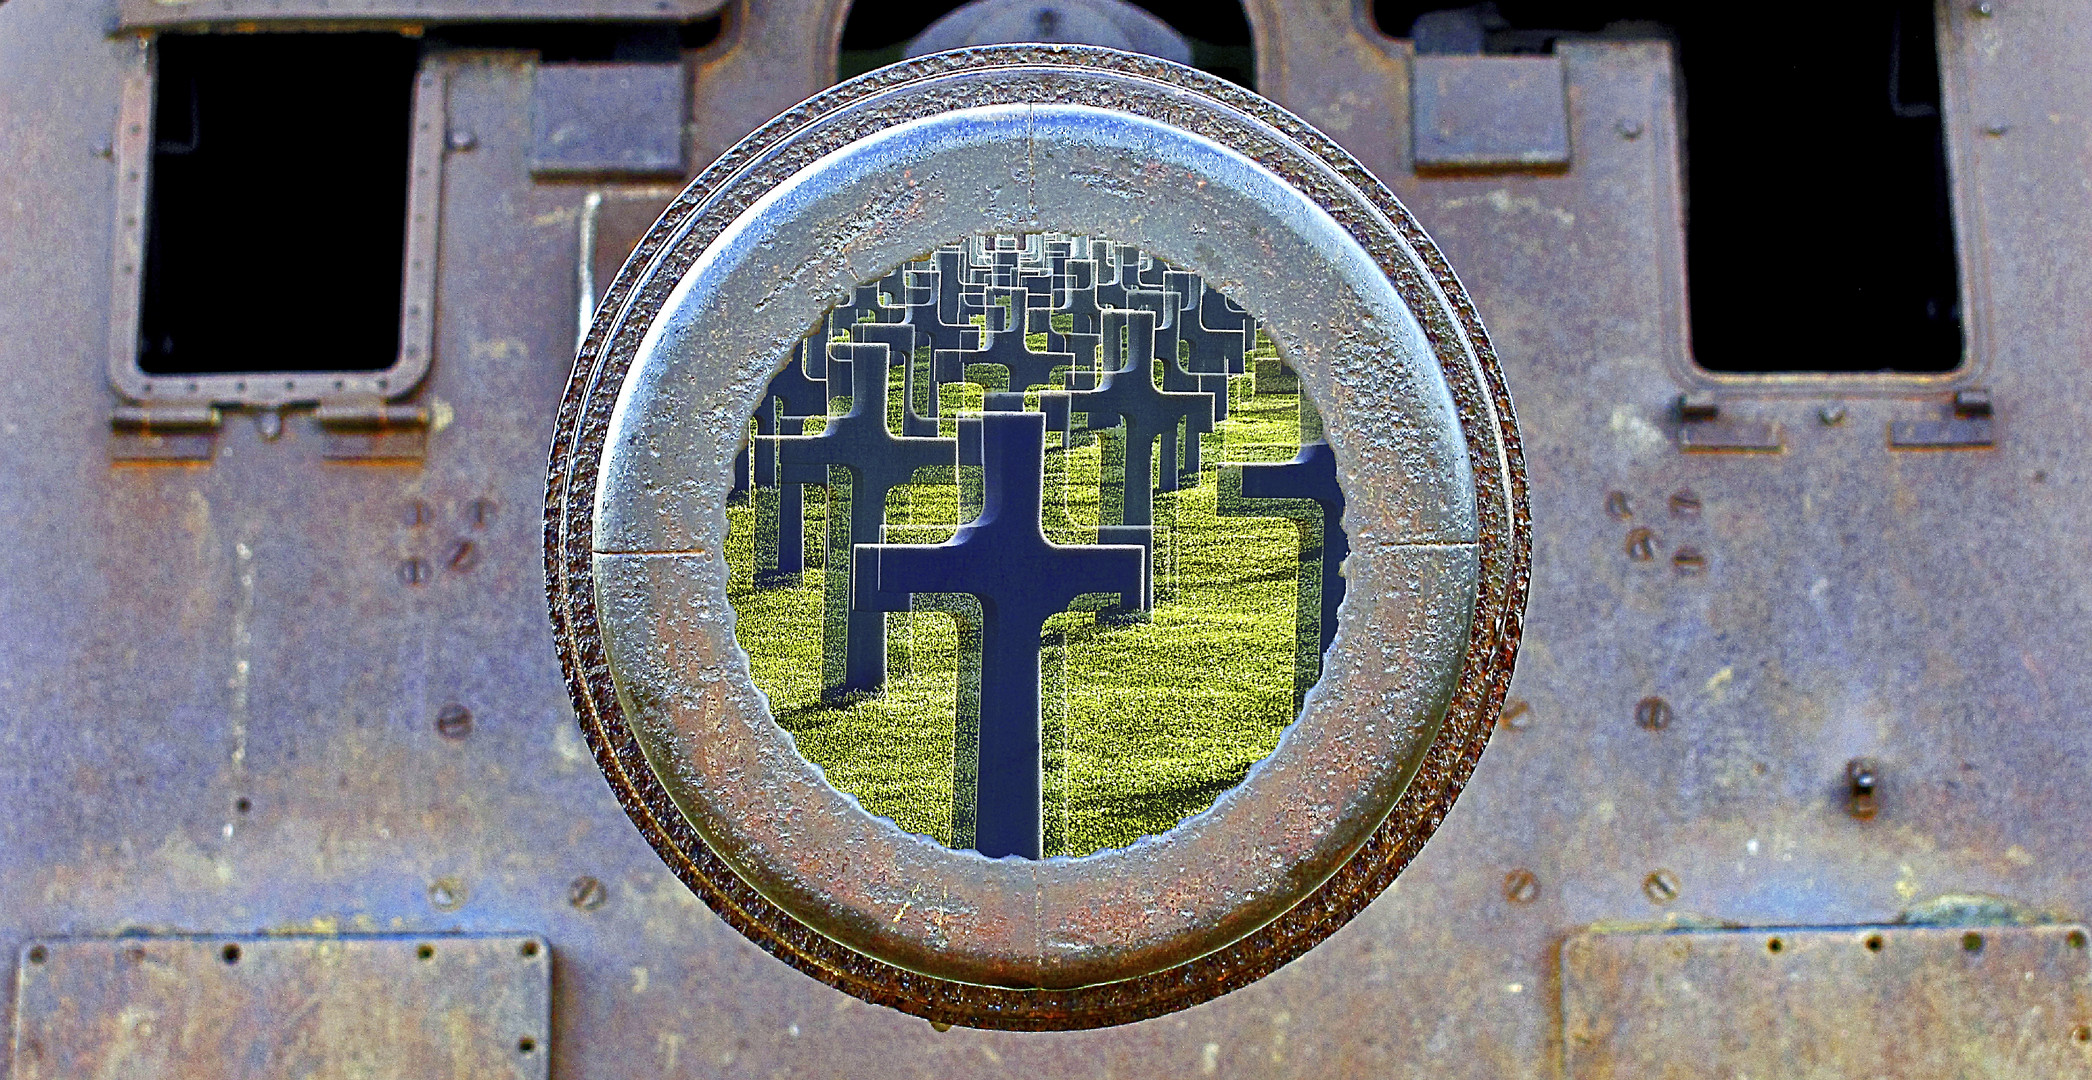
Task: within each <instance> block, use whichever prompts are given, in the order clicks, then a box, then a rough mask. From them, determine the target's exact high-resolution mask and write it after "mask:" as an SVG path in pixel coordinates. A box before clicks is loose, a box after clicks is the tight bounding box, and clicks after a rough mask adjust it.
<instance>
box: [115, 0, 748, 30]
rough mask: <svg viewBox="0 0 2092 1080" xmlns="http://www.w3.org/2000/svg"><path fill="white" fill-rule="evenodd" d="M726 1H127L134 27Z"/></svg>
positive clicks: (638, 12) (125, 15) (410, 20)
mask: <svg viewBox="0 0 2092 1080" xmlns="http://www.w3.org/2000/svg"><path fill="white" fill-rule="evenodd" d="M725 6H726V0H585V2H578V3H577V2H574V0H434V2H429V0H175V2H172V3H170V2H168V0H123V7H122V10H121V13H120V15H119V18H120V20H121V23H122V25H123V26H125V27H127V28H129V27H139V28H144V27H156V28H157V27H175V26H198V25H212V24H216V23H274V24H284V23H329V24H334V23H366V24H376V25H381V26H390V25H419V24H422V23H431V22H485V21H493V20H524V19H528V20H547V19H619V20H629V21H635V22H639V21H644V22H681V21H685V20H689V19H701V18H704V17H705V16H707V15H710V14H712V13H714V12H716V11H718V10H719V9H720V8H722V7H725Z"/></svg>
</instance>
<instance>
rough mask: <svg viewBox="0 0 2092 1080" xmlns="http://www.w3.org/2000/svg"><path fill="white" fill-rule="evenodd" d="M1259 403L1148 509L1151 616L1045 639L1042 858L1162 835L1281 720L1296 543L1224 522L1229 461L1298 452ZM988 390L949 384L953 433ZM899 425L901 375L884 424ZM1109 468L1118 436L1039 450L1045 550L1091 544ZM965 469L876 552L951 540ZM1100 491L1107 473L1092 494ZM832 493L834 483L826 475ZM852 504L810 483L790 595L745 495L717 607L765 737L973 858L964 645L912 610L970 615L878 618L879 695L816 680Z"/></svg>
mask: <svg viewBox="0 0 2092 1080" xmlns="http://www.w3.org/2000/svg"><path fill="white" fill-rule="evenodd" d="M1039 346H1040V347H1043V342H1040V343H1039ZM1267 351H1268V350H1267ZM997 370H999V369H997ZM1253 389H1254V378H1253V377H1238V378H1236V379H1234V380H1232V381H1231V394H1230V399H1231V412H1230V417H1229V419H1228V420H1227V421H1225V422H1223V423H1222V424H1220V425H1218V427H1219V430H1218V431H1215V432H1214V433H1212V434H1209V435H1207V436H1205V440H1204V454H1205V462H1204V464H1205V466H1206V467H1205V469H1204V470H1203V471H1202V472H1201V473H1199V474H1198V475H1197V477H1196V479H1195V480H1194V479H1193V478H1191V477H1186V478H1185V482H1184V486H1183V489H1182V490H1180V491H1178V492H1175V493H1158V494H1157V495H1156V498H1155V521H1156V525H1157V540H1156V568H1155V569H1156V608H1155V611H1154V612H1153V614H1152V615H1151V616H1150V617H1148V618H1146V619H1144V620H1107V621H1105V622H1100V621H1099V618H1098V616H1097V615H1096V613H1094V612H1090V611H1070V612H1066V613H1064V614H1062V615H1059V616H1056V617H1055V618H1054V619H1053V620H1051V621H1050V622H1049V623H1048V624H1047V626H1046V629H1045V633H1044V635H1043V638H1042V641H1043V643H1044V645H1045V649H1044V653H1043V655H1042V660H1041V667H1042V671H1043V673H1044V685H1043V686H1042V699H1043V701H1044V713H1045V716H1044V720H1045V745H1046V761H1045V768H1046V807H1045V811H1046V817H1045V820H1046V852H1047V854H1049V855H1082V854H1087V853H1090V852H1093V851H1097V850H1100V849H1103V848H1108V847H1119V846H1123V845H1125V844H1128V843H1130V842H1132V841H1133V840H1136V839H1138V838H1139V837H1141V836H1144V835H1149V834H1153V833H1159V832H1163V831H1166V830H1167V829H1169V828H1170V827H1171V826H1173V825H1175V824H1176V823H1177V822H1178V821H1180V820H1182V819H1183V818H1184V817H1186V816H1188V815H1190V814H1194V813H1197V812H1198V811H1200V810H1203V809H1205V808H1206V807H1208V806H1210V805H1212V803H1213V800H1214V799H1215V798H1217V797H1218V796H1219V795H1220V793H1221V792H1223V791H1225V790H1227V789H1228V788H1229V787H1232V786H1234V785H1235V784H1237V783H1239V782H1240V781H1241V780H1242V778H1243V776H1244V775H1245V774H1246V773H1247V772H1248V770H1249V768H1250V766H1251V765H1253V764H1255V763H1256V762H1257V761H1258V760H1259V759H1261V758H1263V757H1265V756H1266V755H1268V754H1269V753H1270V752H1271V750H1272V749H1273V747H1274V746H1276V745H1277V742H1278V737H1279V734H1280V732H1282V731H1283V730H1284V729H1285V727H1286V725H1287V724H1289V723H1290V722H1291V721H1292V719H1293V715H1294V708H1295V705H1294V702H1295V691H1296V687H1295V669H1296V638H1297V613H1298V610H1299V607H1300V603H1299V601H1300V595H1299V593H1300V586H1299V584H1298V569H1299V566H1300V559H1301V546H1302V543H1303V540H1302V533H1301V531H1300V530H1299V529H1298V528H1297V527H1296V525H1295V524H1294V522H1292V521H1289V520H1285V519H1283V518H1273V517H1235V516H1222V515H1219V514H1217V513H1216V509H1217V507H1216V502H1217V499H1218V497H1219V490H1220V484H1219V482H1218V481H1219V475H1218V471H1219V470H1218V466H1219V465H1220V464H1221V463H1223V462H1244V461H1284V460H1287V459H1289V458H1291V457H1292V456H1293V454H1294V453H1295V452H1296V450H1297V449H1298V447H1299V420H1298V412H1297V399H1296V398H1295V397H1294V396H1293V395H1292V394H1264V395H1257V394H1254V393H1253V392H1252V391H1253ZM980 393H981V390H980V388H979V387H976V386H966V385H955V386H947V387H944V388H943V393H942V395H941V396H940V401H941V402H942V403H943V405H944V407H945V408H946V410H947V412H946V417H947V420H946V425H945V426H946V428H947V430H949V428H950V423H951V421H950V418H951V417H952V416H953V415H954V414H955V413H956V412H958V411H959V410H961V409H978V408H979V407H980V406H979V402H980V396H979V395H980ZM926 400H927V399H926V398H923V399H919V404H921V403H923V402H926ZM835 407H836V408H837V409H840V408H842V407H843V404H842V403H840V402H839V403H838V404H837V405H836V406H835ZM899 415H900V382H899V378H898V372H896V377H895V379H894V382H893V394H892V401H891V407H890V409H889V419H890V420H891V422H892V424H893V426H894V428H895V430H898V425H899ZM1079 420H1080V416H1079V415H1078V421H1079ZM1078 427H1079V423H1078ZM808 430H809V431H814V430H818V424H810V425H809V426H808ZM1122 461H1123V447H1122V446H1121V445H1120V443H1119V439H1118V438H1117V436H1116V435H1115V434H1114V433H1112V432H1105V433H1102V434H1101V436H1100V435H1098V434H1091V435H1088V436H1085V437H1082V438H1080V439H1079V440H1078V444H1077V445H1075V446H1073V447H1071V448H1068V449H1065V450H1064V449H1062V448H1061V446H1060V439H1059V437H1058V436H1057V435H1049V437H1048V454H1047V458H1046V474H1047V475H1046V509H1045V521H1046V526H1047V531H1048V534H1049V535H1050V536H1051V537H1052V538H1053V539H1054V540H1055V541H1056V542H1059V543H1094V542H1095V536H1096V533H1095V529H1096V526H1097V524H1098V519H1099V514H1100V512H1101V513H1103V514H1105V515H1107V516H1111V515H1115V513H1116V508H1117V502H1118V499H1117V497H1116V491H1115V489H1116V487H1117V469H1118V468H1119V467H1120V463H1121V462H1122ZM978 472H979V470H977V469H958V470H954V469H951V468H938V469H925V470H921V471H920V472H918V473H917V476H916V483H915V484H914V485H912V486H910V487H908V488H903V489H897V490H896V491H895V492H894V493H893V496H892V497H891V498H890V499H889V501H888V506H887V522H888V529H887V538H888V539H889V541H892V542H900V543H936V542H940V541H942V540H944V539H947V538H949V537H950V536H951V534H952V532H953V530H954V529H955V528H956V526H957V525H958V524H959V522H960V521H961V520H962V519H963V517H964V516H966V515H968V514H970V513H971V512H972V510H973V509H975V508H977V507H978V504H979V498H980V494H979V493H980V487H979V483H980V482H979V477H978ZM955 474H956V475H955ZM1100 475H1109V476H1111V478H1112V483H1111V484H1110V485H1108V486H1107V492H1108V493H1109V494H1108V496H1107V497H1105V498H1102V499H1100V495H1099V483H1098V480H1099V477H1100ZM831 479H832V480H836V481H846V479H847V478H846V476H845V475H844V474H842V473H841V472H840V471H839V470H838V471H836V472H834V473H832V475H831ZM847 489H848V485H847V483H846V482H841V483H838V484H837V485H836V488H835V489H833V491H832V493H831V492H830V491H824V490H823V489H821V488H818V487H812V488H807V489H805V492H806V494H805V499H806V511H805V516H806V536H807V542H806V554H807V569H806V572H805V573H804V574H803V575H802V577H801V580H800V582H799V584H798V585H796V586H793V587H784V588H760V589H759V588H757V587H756V586H755V584H754V581H755V575H754V571H755V569H756V562H757V556H756V546H755V544H754V543H753V537H754V536H755V535H756V534H757V530H758V527H759V525H762V524H763V523H764V519H765V518H766V517H767V518H768V521H770V522H774V512H775V509H774V508H775V503H774V500H775V499H776V498H777V496H776V493H775V492H773V491H767V490H766V491H759V492H757V493H756V495H755V496H754V499H753V500H752V501H750V500H745V499H744V500H740V501H737V502H736V504H735V505H732V506H730V507H729V509H728V520H729V533H728V544H727V556H728V561H729V564H730V565H731V567H732V570H733V575H732V579H731V585H730V588H729V598H730V599H731V601H732V603H733V605H734V609H735V612H736V614H737V616H738V617H739V625H738V634H739V637H740V641H741V645H742V647H743V648H744V649H745V650H747V652H748V654H749V660H750V663H751V665H752V668H753V672H754V676H755V680H756V684H757V686H759V687H760V688H761V689H762V690H763V692H764V693H765V694H766V695H768V697H769V699H770V703H771V709H772V712H773V713H774V715H775V716H776V717H777V720H778V723H779V724H780V725H781V726H783V728H784V729H785V730H786V731H788V732H791V733H792V735H793V736H794V737H795V738H796V739H797V740H798V746H799V751H800V753H802V754H804V755H805V756H806V758H807V759H808V760H810V761H812V762H814V763H815V764H817V765H819V766H821V767H822V769H824V770H825V771H826V773H827V775H828V779H829V781H830V782H831V783H833V784H834V785H835V786H836V787H838V788H840V789H841V790H843V791H846V792H849V793H850V794H851V795H853V796H855V797H856V798H857V799H858V801H859V802H861V803H862V804H863V805H864V806H865V808H866V809H868V810H870V811H871V812H872V813H875V814H879V815H882V816H885V817H889V818H892V819H893V820H894V821H895V822H897V823H898V824H899V825H900V826H901V827H902V828H904V829H907V830H909V831H912V832H918V833H922V834H924V835H927V836H930V837H933V838H935V839H936V840H938V841H939V842H941V843H946V844H954V845H955V846H965V845H966V844H967V843H968V842H969V841H970V839H971V832H972V829H971V808H970V803H971V795H972V748H973V732H972V729H971V727H970V726H969V723H970V720H971V713H972V709H971V708H970V707H968V708H962V707H961V706H962V705H969V704H970V691H969V689H968V688H967V687H966V686H965V679H964V678H962V668H964V667H965V666H966V657H967V656H968V655H969V653H968V651H967V650H966V649H964V648H962V635H963V634H964V633H965V632H966V631H965V628H964V627H963V626H962V622H961V620H959V619H955V617H954V615H953V614H951V613H949V612H948V611H927V610H920V608H922V607H925V606H931V604H932V601H933V600H934V601H935V603H936V606H941V607H945V608H954V609H963V608H964V607H965V606H966V604H965V601H964V600H963V599H962V598H927V597H925V598H919V600H918V610H916V611H912V612H907V613H902V614H895V615H891V616H889V617H888V622H887V627H888V629H887V634H888V650H889V658H888V678H887V684H886V689H885V690H884V692H883V693H880V694H878V695H874V696H868V697H862V698H860V699H858V700H854V701H847V702H842V703H837V704H830V703H824V701H823V697H822V687H823V685H824V669H826V670H828V671H831V672H832V671H833V670H834V669H835V668H836V666H837V663H838V659H837V657H835V656H834V655H832V651H833V650H832V649H831V647H830V646H829V644H828V643H829V642H834V641H836V640H837V635H838V633H839V631H840V619H839V618H831V619H830V622H831V623H832V624H834V625H830V626H825V627H824V624H823V612H824V606H823V596H824V593H827V594H830V595H833V596H835V597H837V598H839V599H840V598H846V597H847V595H848V591H847V588H848V582H847V580H846V578H845V576H844V571H845V568H846V563H847V561H848V560H847V553H846V552H845V551H844V550H843V548H842V546H841V543H840V537H830V536H829V535H828V530H827V527H826V526H827V510H828V505H829V500H830V499H831V498H833V499H834V500H835V501H836V505H837V506H842V505H846V504H844V503H843V502H842V500H843V499H846V498H847V497H848V494H847ZM1301 510H1302V512H1303V513H1305V511H1306V508H1305V507H1302V508H1301ZM1317 518H1318V519H1319V515H1317ZM770 527H771V528H774V524H772V525H770ZM839 608H840V604H834V605H831V606H830V608H829V610H830V611H831V612H832V613H835V614H839ZM975 677H976V678H977V675H976V676H975ZM955 796H956V798H955ZM955 803H956V809H955Z"/></svg>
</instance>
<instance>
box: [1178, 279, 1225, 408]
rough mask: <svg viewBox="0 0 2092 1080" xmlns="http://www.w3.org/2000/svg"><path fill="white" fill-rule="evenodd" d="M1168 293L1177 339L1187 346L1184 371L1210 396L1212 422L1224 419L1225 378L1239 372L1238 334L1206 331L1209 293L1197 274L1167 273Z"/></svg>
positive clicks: (1223, 331)
mask: <svg viewBox="0 0 2092 1080" xmlns="http://www.w3.org/2000/svg"><path fill="white" fill-rule="evenodd" d="M1169 278H1170V290H1171V291H1172V292H1175V293H1176V294H1177V296H1178V303H1179V304H1180V305H1181V306H1180V307H1179V308H1178V311H1177V327H1178V329H1177V337H1178V338H1179V339H1181V340H1182V341H1183V342H1184V343H1185V344H1186V345H1187V346H1189V347H1190V348H1189V352H1190V355H1189V356H1187V357H1185V360H1184V370H1186V371H1189V372H1191V373H1192V374H1194V375H1197V376H1198V377H1199V389H1201V390H1204V391H1205V392H1207V393H1209V394H1212V395H1213V419H1214V420H1215V421H1221V420H1225V419H1227V418H1228V376H1229V375H1230V374H1240V373H1241V369H1242V358H1243V355H1244V353H1243V349H1242V331H1240V330H1209V329H1207V328H1206V324H1205V321H1204V318H1203V315H1204V312H1203V310H1202V309H1203V308H1204V306H1205V294H1206V293H1207V292H1209V291H1210V290H1208V289H1207V288H1206V286H1205V283H1204V282H1202V281H1201V280H1200V279H1199V276H1198V275H1197V274H1193V273H1187V272H1183V271H1176V270H1172V271H1170V275H1169Z"/></svg>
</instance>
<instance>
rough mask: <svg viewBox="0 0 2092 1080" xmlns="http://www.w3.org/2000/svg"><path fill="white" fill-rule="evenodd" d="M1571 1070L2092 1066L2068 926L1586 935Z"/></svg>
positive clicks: (2081, 976)
mask: <svg viewBox="0 0 2092 1080" xmlns="http://www.w3.org/2000/svg"><path fill="white" fill-rule="evenodd" d="M1562 1022H1563V1053H1564V1055H1565V1058H1566V1072H1567V1075H1568V1076H1569V1077H1570V1078H1571V1080H1610V1078H1613V1077H1622V1078H1625V1077H1668V1076H1738V1077H1741V1076H1780V1077H1793V1078H1795V1080H1814V1078H1818V1077H1822V1078H1831V1077H1840V1078H1842V1077H1855V1076H1865V1077H1879V1078H1882V1080H1893V1078H1903V1077H1908V1078H1911V1080H1917V1078H1920V1077H1926V1078H1930V1077H1942V1076H1955V1077H1968V1078H1978V1077H1996V1078H1998V1080H2006V1078H2015V1077H2027V1076H2044V1077H2072V1076H2078V1077H2082V1076H2092V1027H2088V1026H2087V1025H2088V1024H2092V964H2088V962H2087V953H2086V938H2085V931H2084V929H2083V928H2082V927H2078V926H1982V927H1929V926H1928V927H1909V926H1874V927H1869V926H1861V927H1848V928H1840V929H1806V930H1803V929H1766V930H1717V931H1686V932H1673V933H1646V934H1639V933H1625V934H1581V935H1578V936H1576V937H1572V938H1570V939H1569V940H1568V941H1567V942H1565V943H1564V944H1563V946H1562Z"/></svg>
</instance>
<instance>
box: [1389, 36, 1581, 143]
mask: <svg viewBox="0 0 2092 1080" xmlns="http://www.w3.org/2000/svg"><path fill="white" fill-rule="evenodd" d="M1409 123H1410V137H1411V140H1412V142H1413V144H1414V147H1415V154H1416V167H1417V170H1418V171H1420V172H1431V171H1468V170H1483V171H1505V170H1534V171H1549V172H1552V171H1559V170H1562V169H1566V168H1568V167H1569V92H1568V89H1567V83H1566V82H1565V81H1564V75H1563V68H1562V58H1561V57H1559V56H1419V57H1417V58H1416V59H1415V61H1414V62H1413V63H1412V65H1411V67H1410V112H1409Z"/></svg>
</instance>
